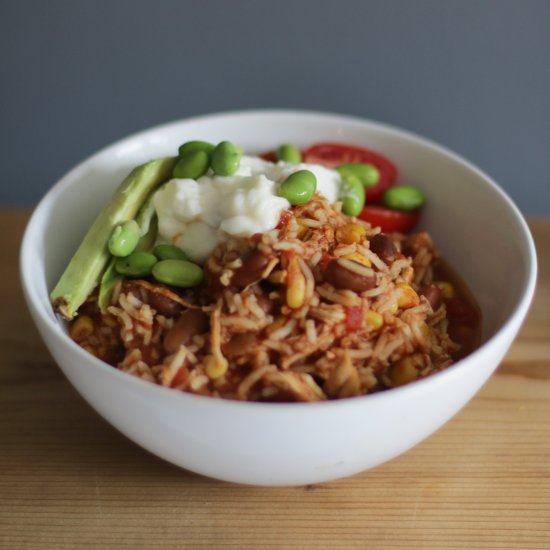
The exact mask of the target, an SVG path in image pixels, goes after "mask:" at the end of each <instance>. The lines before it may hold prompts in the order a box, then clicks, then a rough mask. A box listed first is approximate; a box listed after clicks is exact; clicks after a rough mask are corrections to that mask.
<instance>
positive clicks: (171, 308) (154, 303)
mask: <svg viewBox="0 0 550 550" xmlns="http://www.w3.org/2000/svg"><path fill="white" fill-rule="evenodd" d="M149 305H150V306H151V307H152V308H153V309H155V310H156V311H157V313H160V314H161V315H164V316H165V317H170V318H174V317H177V316H178V315H179V314H180V313H181V311H182V309H183V307H182V306H181V304H178V303H177V302H174V300H171V299H170V298H169V297H168V296H165V295H164V294H162V293H160V292H150V293H149Z"/></svg>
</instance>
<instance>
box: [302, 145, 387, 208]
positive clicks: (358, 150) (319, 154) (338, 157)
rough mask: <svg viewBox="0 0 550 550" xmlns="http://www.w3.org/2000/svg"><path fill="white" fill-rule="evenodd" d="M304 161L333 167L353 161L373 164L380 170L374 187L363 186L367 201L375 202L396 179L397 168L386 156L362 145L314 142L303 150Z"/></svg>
mask: <svg viewBox="0 0 550 550" xmlns="http://www.w3.org/2000/svg"><path fill="white" fill-rule="evenodd" d="M302 156H303V159H304V162H307V163H310V164H323V165H324V166H328V167H329V168H334V167H335V166H338V165H340V164H349V163H355V162H361V163H366V164H367V163H368V164H373V165H374V166H376V168H378V171H379V172H380V181H379V182H378V183H377V184H376V185H375V186H374V187H367V188H365V194H366V199H367V201H368V202H376V201H379V200H380V199H381V198H382V195H383V194H384V192H385V191H386V189H388V187H391V186H392V185H393V184H394V183H395V181H396V179H397V168H396V167H395V165H394V164H393V163H392V162H391V161H390V160H388V159H387V158H386V157H384V156H383V155H381V154H380V153H377V152H376V151H372V150H371V149H364V148H362V147H355V146H353V145H343V144H341V143H316V144H314V145H311V146H310V147H308V148H307V149H306V150H305V151H304V152H303V155H302Z"/></svg>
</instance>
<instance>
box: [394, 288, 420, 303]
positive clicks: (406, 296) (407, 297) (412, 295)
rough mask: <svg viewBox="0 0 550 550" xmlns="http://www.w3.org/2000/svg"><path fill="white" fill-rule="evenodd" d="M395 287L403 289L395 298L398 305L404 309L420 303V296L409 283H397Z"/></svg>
mask: <svg viewBox="0 0 550 550" xmlns="http://www.w3.org/2000/svg"><path fill="white" fill-rule="evenodd" d="M396 287H397V288H400V289H401V290H402V291H403V292H402V293H401V296H399V298H398V299H397V306H398V307H400V308H402V309H406V308H409V307H414V306H417V305H418V304H419V303H420V298H419V297H418V294H417V293H416V292H415V290H414V289H413V287H412V286H411V285H408V284H407V283H399V284H398V285H396Z"/></svg>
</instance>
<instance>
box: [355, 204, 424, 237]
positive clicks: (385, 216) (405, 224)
mask: <svg viewBox="0 0 550 550" xmlns="http://www.w3.org/2000/svg"><path fill="white" fill-rule="evenodd" d="M419 217H420V212H419V211H416V212H401V211H399V210H390V209H389V208H385V207H384V206H378V205H371V204H369V205H367V206H365V208H363V210H362V211H361V214H359V218H361V219H362V220H364V221H366V222H369V223H370V224H371V225H372V226H376V227H377V226H380V227H381V228H382V232H383V233H408V232H409V231H411V230H412V229H413V228H414V227H415V225H416V224H417V223H418V218H419Z"/></svg>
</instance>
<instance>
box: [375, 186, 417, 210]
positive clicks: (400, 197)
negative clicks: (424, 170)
mask: <svg viewBox="0 0 550 550" xmlns="http://www.w3.org/2000/svg"><path fill="white" fill-rule="evenodd" d="M382 202H383V203H384V204H385V205H386V206H387V207H388V208H392V209H393V210H403V211H404V212H411V211H412V210H417V209H418V208H420V207H421V206H422V205H423V204H424V203H425V202H426V197H425V196H424V193H422V191H420V189H417V188H416V187H413V186H412V185H396V186H395V187H390V188H389V189H388V190H387V191H386V192H385V193H384V196H383V197H382Z"/></svg>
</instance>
